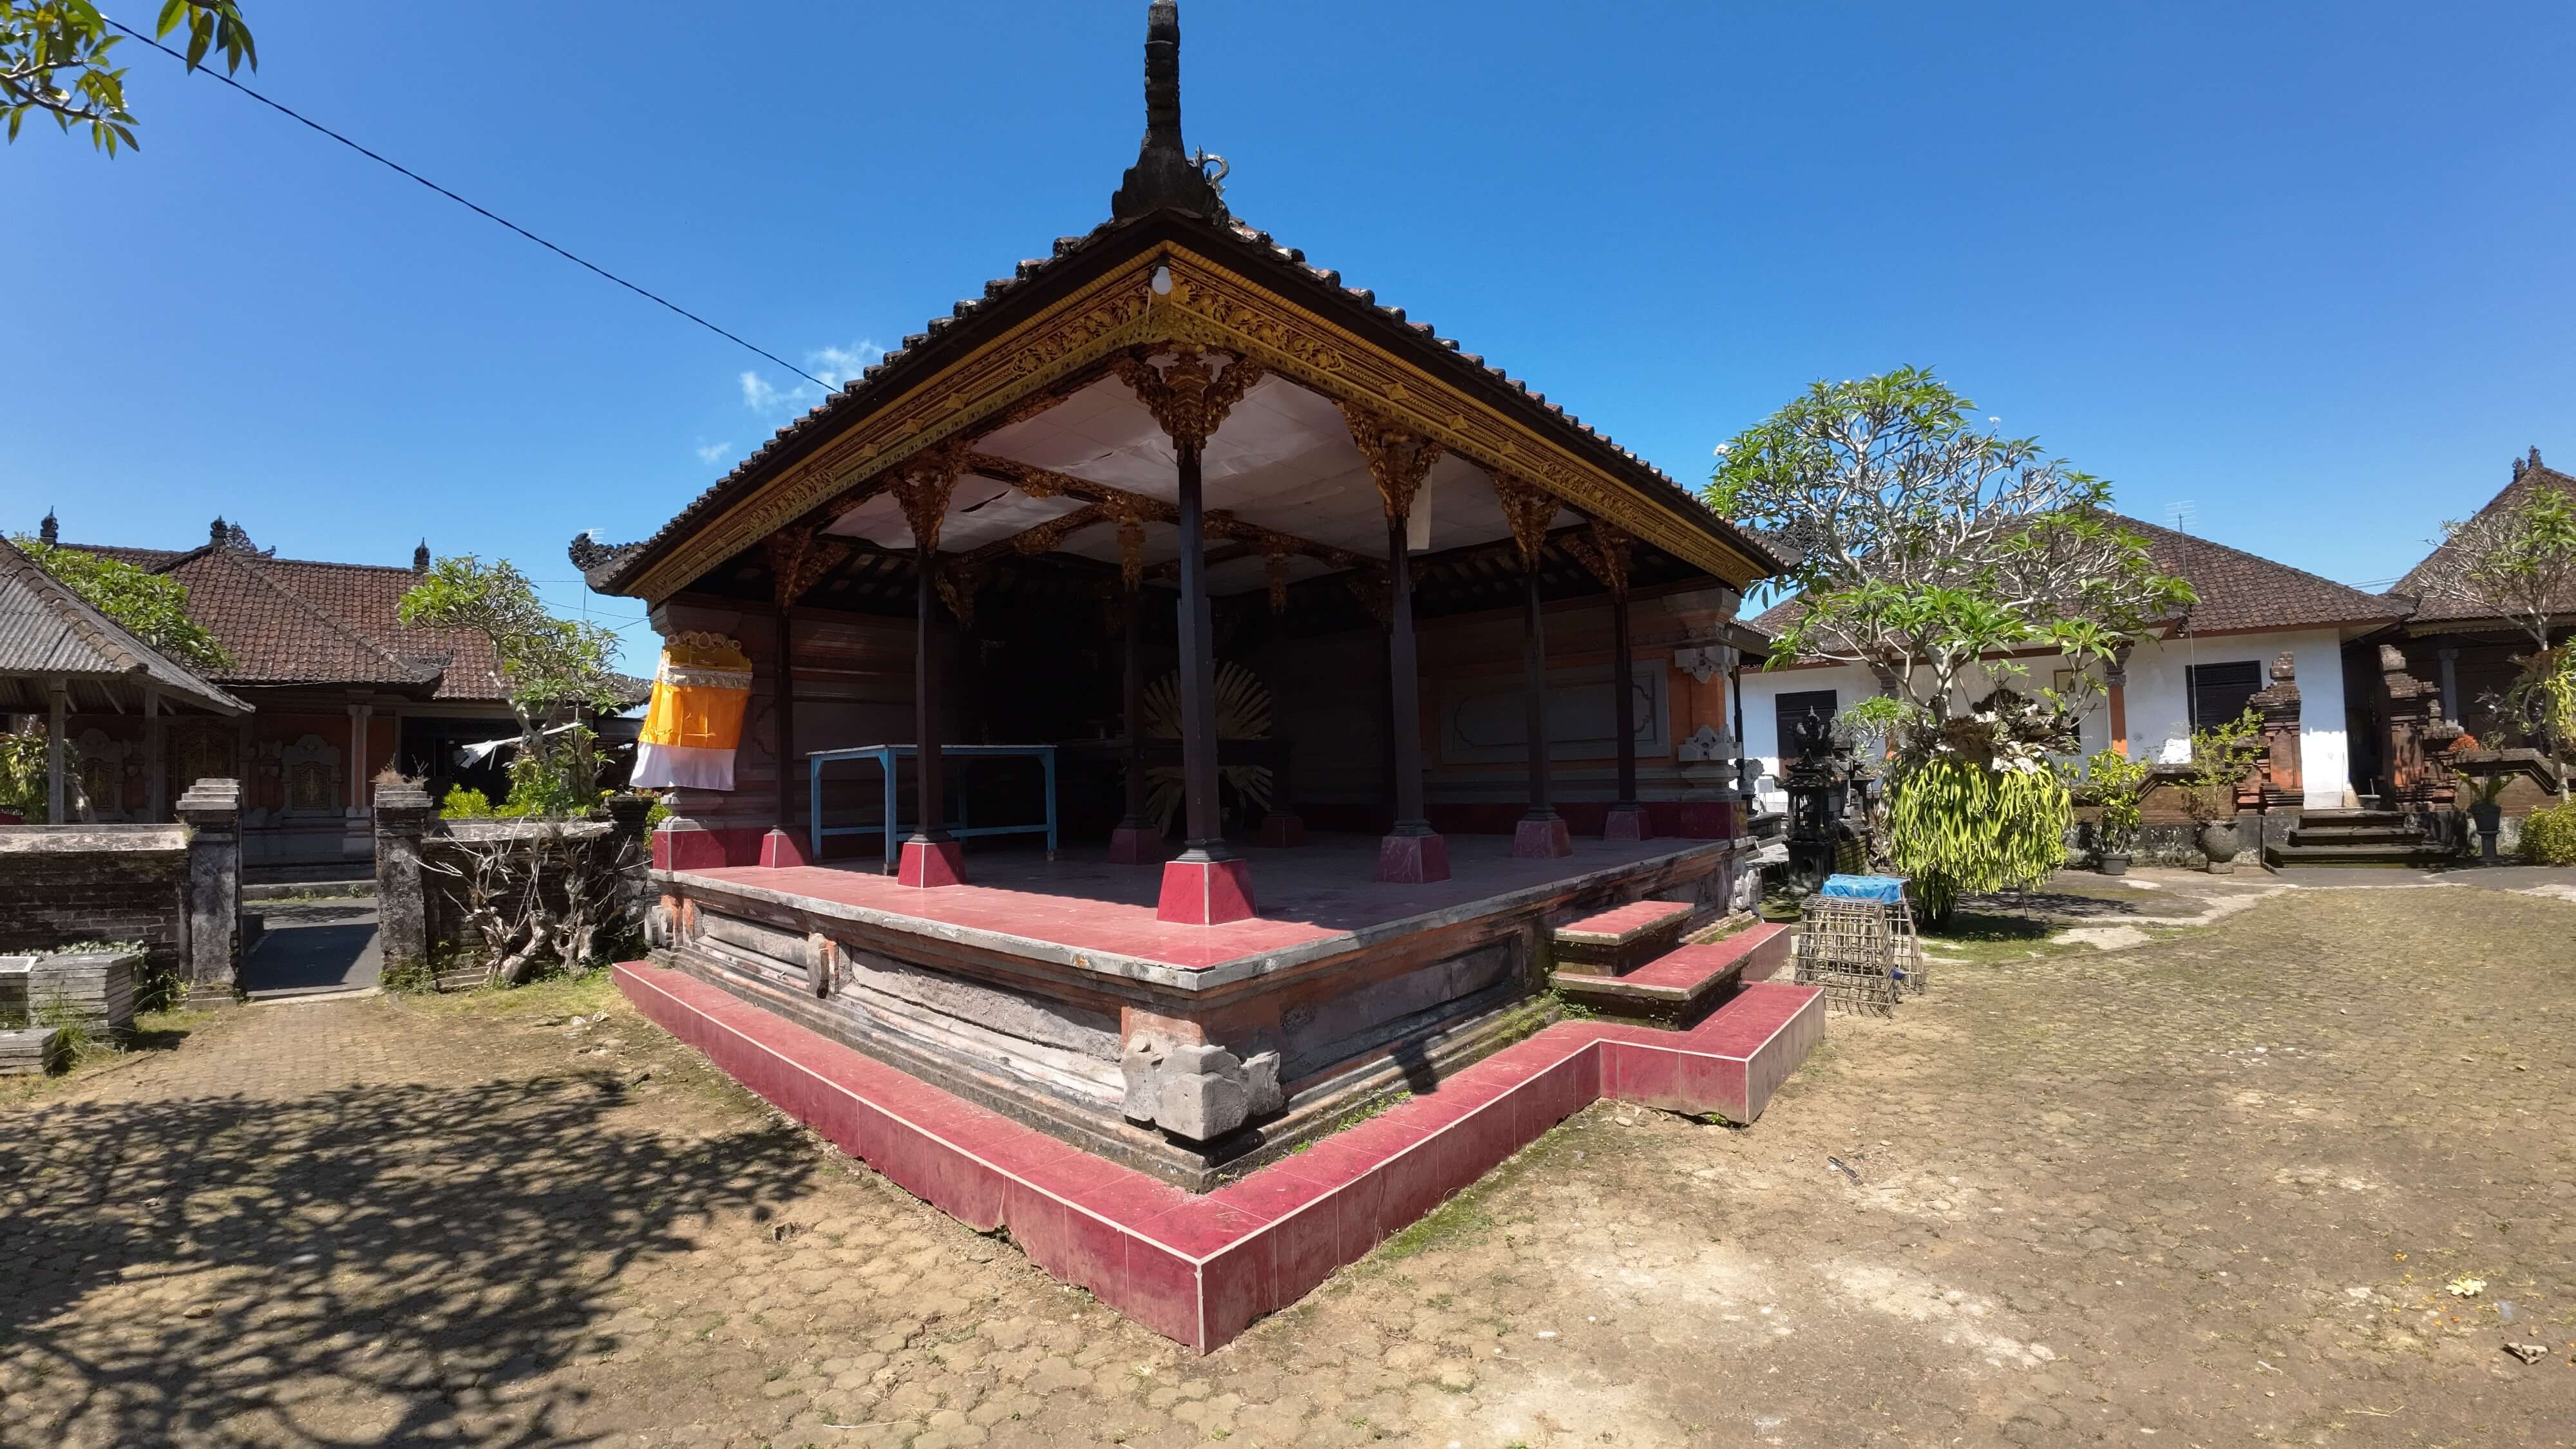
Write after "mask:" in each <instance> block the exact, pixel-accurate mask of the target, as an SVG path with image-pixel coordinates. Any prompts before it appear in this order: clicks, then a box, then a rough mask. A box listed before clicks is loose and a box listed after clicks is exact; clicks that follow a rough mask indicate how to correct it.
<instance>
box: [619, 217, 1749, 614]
mask: <svg viewBox="0 0 2576 1449" xmlns="http://www.w3.org/2000/svg"><path fill="white" fill-rule="evenodd" d="M1157 222H1163V223H1166V224H1170V225H1177V226H1181V227H1184V228H1186V230H1187V232H1188V234H1189V235H1190V236H1191V237H1192V238H1193V239H1194V240H1197V241H1202V242H1205V241H1219V242H1221V243H1222V244H1223V245H1224V246H1225V247H1226V248H1227V249H1229V250H1233V251H1235V252H1236V254H1237V256H1238V257H1240V258H1243V259H1245V260H1248V261H1253V262H1256V263H1257V264H1259V265H1260V266H1261V267H1262V268H1264V269H1267V270H1272V271H1274V272H1278V271H1286V272H1287V273H1289V274H1290V276H1291V277H1293V278H1294V279H1295V280H1297V281H1299V282H1301V283H1302V284H1303V287H1304V289H1308V290H1314V291H1321V292H1322V293H1324V294H1325V296H1324V300H1328V301H1333V302H1336V303H1338V304H1339V305H1340V307H1341V308H1343V309H1345V311H1346V315H1347V314H1349V313H1356V314H1358V317H1359V318H1360V319H1364V320H1365V321H1366V322H1367V323H1368V324H1370V325H1373V326H1375V327H1377V328H1379V329H1381V330H1384V329H1388V328H1393V329H1395V330H1398V331H1400V332H1403V333H1409V334H1411V335H1412V336H1413V337H1414V338H1416V339H1417V342H1416V344H1415V345H1416V346H1420V347H1425V348H1427V349H1430V350H1433V351H1435V352H1436V353H1438V354H1445V356H1446V363H1445V367H1446V370H1450V371H1452V372H1456V373H1465V374H1472V376H1473V381H1474V383H1475V384H1476V385H1477V386H1478V387H1480V388H1481V389H1483V390H1485V391H1487V392H1488V393H1490V394H1499V397H1498V398H1497V400H1498V401H1503V402H1507V403H1510V404H1513V405H1515V406H1517V407H1518V408H1521V409H1525V410H1527V411H1530V412H1536V413H1540V414H1543V415H1544V419H1545V422H1546V423H1547V425H1548V426H1549V427H1550V428H1551V429H1558V430H1562V432H1563V434H1564V435H1566V436H1568V438H1569V440H1570V441H1574V442H1576V443H1578V444H1579V445H1581V446H1582V447H1583V449H1584V451H1587V452H1591V453H1594V454H1595V455H1596V456H1600V457H1602V458H1603V460H1604V462H1605V463H1606V464H1610V465H1614V466H1616V467H1618V468H1619V470H1620V471H1622V472H1625V473H1627V474H1629V475H1630V476H1631V477H1632V478H1635V479H1637V480H1638V481H1639V482H1640V483H1641V484H1643V485H1644V486H1645V487H1646V488H1647V489H1648V490H1649V491H1651V492H1653V493H1655V494H1657V495H1659V496H1660V497H1661V499H1662V501H1663V502H1665V503H1666V504H1668V505H1670V506H1673V507H1675V508H1676V509H1677V510H1678V511H1680V512H1681V513H1683V515H1684V516H1686V517H1690V518H1693V519H1695V520H1696V521H1698V522H1700V523H1702V524H1703V525H1705V526H1706V527H1708V528H1709V529H1711V530H1712V531H1714V532H1716V533H1718V534H1720V535H1721V536H1723V537H1725V538H1728V539H1729V540H1731V541H1733V542H1734V543H1735V544H1737V545H1738V546H1739V548H1740V549H1741V551H1742V552H1743V553H1744V554H1746V555H1747V556H1748V557H1750V558H1752V559H1754V560H1755V561H1756V562H1758V563H1762V564H1764V565H1767V566H1771V567H1777V566H1778V565H1779V562H1780V560H1779V559H1778V558H1776V557H1774V556H1773V551H1772V550H1771V549H1770V548H1769V547H1767V546H1766V543H1765V542H1764V540H1762V539H1760V538H1758V537H1755V536H1752V535H1749V534H1747V533H1745V532H1744V531H1743V530H1741V529H1739V528H1737V527H1736V526H1735V525H1734V524H1733V523H1732V522H1730V521H1728V520H1727V519H1724V518H1721V517H1719V516H1718V515H1717V513H1716V512H1715V511H1713V510H1711V509H1710V508H1709V507H1708V506H1707V504H1706V503H1705V502H1704V501H1702V500H1701V499H1700V498H1699V496H1698V495H1697V494H1695V493H1693V492H1691V491H1690V490H1688V489H1686V488H1684V487H1682V486H1681V485H1680V484H1678V483H1675V482H1674V481H1673V480H1672V479H1671V478H1670V477H1668V476H1666V475H1665V474H1664V473H1663V471H1662V470H1660V469H1658V468H1656V467H1655V466H1654V465H1652V464H1650V463H1648V462H1646V461H1645V460H1644V459H1642V458H1640V457H1638V456H1637V455H1636V454H1635V453H1633V452H1630V451H1629V450H1628V449H1626V448H1622V447H1620V446H1619V445H1618V444H1616V443H1614V442H1612V441H1611V440H1610V438H1609V437H1608V436H1607V435H1605V434H1603V433H1601V432H1600V431H1599V430H1598V429H1595V428H1593V427H1590V426H1588V425H1587V424H1585V423H1584V421H1583V420H1582V419H1581V418H1579V417H1576V416H1575V415H1574V414H1572V413H1569V412H1567V411H1566V410H1565V405H1564V404H1562V403H1552V402H1549V401H1548V400H1547V395H1546V394H1544V393H1539V392H1533V391H1531V390H1530V387H1529V385H1528V384H1527V383H1525V382H1523V381H1521V380H1520V379H1518V378H1516V377H1512V376H1511V375H1509V374H1508V373H1506V372H1504V371H1503V370H1502V369H1501V368H1499V367H1494V366H1490V365H1488V364H1487V363H1486V361H1485V359H1484V358H1483V357H1481V356H1479V355H1477V354H1475V353H1472V352H1467V351H1465V350H1463V349H1462V348H1461V347H1460V346H1459V344H1458V343H1457V342H1456V341H1455V340H1454V339H1451V338H1447V337H1442V336H1440V335H1439V334H1438V332H1437V330H1436V329H1434V328H1433V327H1432V325H1431V324H1430V323H1428V322H1415V321H1411V320H1409V319H1408V318H1407V317H1406V316H1405V314H1404V309H1403V308H1401V307H1388V306H1381V305H1380V304H1379V303H1378V300H1377V294H1376V293H1374V292H1371V291H1369V290H1367V289H1366V288H1362V287H1345V286H1343V285H1342V275H1341V273H1339V272H1336V271H1331V270H1329V269H1326V268H1323V267H1317V266H1313V265H1310V264H1309V263H1308V262H1307V261H1306V254H1305V253H1304V252H1302V251H1299V250H1297V249H1296V248H1294V247H1289V246H1285V245H1282V244H1281V243H1280V242H1278V241H1277V240H1276V239H1274V238H1273V237H1272V236H1271V235H1270V234H1269V233H1268V232H1265V231H1260V230H1257V229H1255V228H1253V227H1251V226H1248V225H1246V224H1244V223H1242V222H1240V221H1235V220H1233V219H1231V218H1227V219H1224V220H1221V221H1209V220H1207V219H1205V218H1202V217H1199V216H1197V215H1195V214H1192V213H1188V212H1179V211H1169V210H1166V211H1160V212H1156V213H1153V214H1151V215H1149V216H1146V217H1142V218H1138V219H1137V220H1134V221H1110V222H1104V223H1102V224H1101V225H1100V226H1098V227H1096V228H1094V229H1093V230H1092V231H1091V232H1090V233H1089V234H1088V235H1084V236H1075V237H1059V238H1057V239H1056V243H1055V249H1054V252H1053V254H1052V255H1050V256H1047V257H1041V258H1037V259H1035V260H1031V261H1024V262H1021V263H1020V264H1019V266H1018V268H1017V269H1016V270H1015V271H1014V272H1013V274H1012V275H1011V276H1009V277H1007V278H1002V279H999V280H996V281H991V282H987V283H985V284H984V294H983V296H981V297H980V298H969V299H967V300H965V301H961V302H959V303H957V304H956V306H955V307H954V308H953V309H951V312H950V315H948V316H946V317H939V318H934V319H932V321H931V322H930V324H929V326H928V327H927V328H926V329H925V330H924V331H921V332H918V333H915V334H913V335H911V336H909V337H906V338H904V339H903V344H902V345H901V346H899V347H897V348H895V349H894V350H893V351H891V352H888V353H887V354H886V355H885V356H884V357H883V358H881V359H879V360H878V361H877V362H876V363H875V364H874V365H872V366H870V367H869V368H868V369H867V370H866V371H864V372H862V373H861V374H860V375H859V377H858V378H857V379H855V380H853V381H851V382H847V383H844V384H843V385H842V386H841V387H840V388H839V389H837V390H836V391H834V392H833V393H831V394H830V395H829V396H827V397H825V398H824V399H823V400H822V401H821V402H819V403H817V404H815V406H814V407H812V408H811V409H809V410H808V411H807V412H806V413H805V414H804V415H803V416H801V417H798V418H796V419H794V420H792V421H790V422H789V423H787V424H786V426H784V427H782V428H780V429H779V430H778V432H777V433H776V434H775V435H774V436H772V437H771V438H770V440H769V441H768V442H766V443H763V444H762V445H761V446H760V447H759V448H758V449H756V450H754V451H753V452H752V454H751V456H750V457H748V458H745V459H743V460H742V462H741V463H739V464H737V465H736V466H735V467H734V469H733V471H732V472H730V473H727V474H726V475H725V476H724V477H722V478H720V479H718V480H716V482H715V483H714V484H713V485H711V486H710V487H708V488H707V489H706V491H705V492H703V493H700V494H699V495H698V496H697V497H696V498H695V499H693V500H691V501H690V502H689V504H688V505H687V506H686V507H684V508H682V509H681V510H680V511H679V513H678V514H676V515H675V516H673V517H672V519H671V521H670V522H668V523H666V524H664V525H663V526H662V527H661V528H660V529H658V530H656V531H655V532H654V533H653V534H652V536H650V537H649V538H646V539H644V540H642V541H640V542H638V543H631V544H624V545H618V546H616V547H615V548H614V549H612V550H609V551H608V552H607V553H604V554H602V553H594V554H593V555H592V558H593V560H594V562H593V563H591V564H586V565H584V572H585V574H586V575H588V576H589V577H590V579H591V583H592V586H593V587H595V588H599V589H602V590H603V591H607V592H614V591H616V590H617V589H619V588H622V587H624V586H625V585H626V584H627V583H629V582H630V581H631V580H632V579H633V578H634V576H635V575H636V574H637V573H638V572H639V571H640V569H641V567H642V566H643V564H644V563H645V562H646V561H648V560H649V559H651V558H652V557H655V556H657V555H658V554H659V553H660V552H661V551H662V550H663V549H664V548H665V547H666V546H668V545H669V544H671V543H672V542H674V541H675V540H677V539H678V538H680V537H681V536H683V535H685V534H687V533H689V532H690V531H692V530H693V529H695V528H696V527H697V526H698V525H699V524H700V523H702V522H704V521H706V520H708V519H710V518H712V517H714V516H715V514H716V513H717V511H718V510H719V509H720V507H721V506H722V505H723V504H724V503H725V502H726V501H728V500H730V499H732V498H734V497H736V496H738V495H740V494H741V493H742V492H744V491H745V490H747V489H749V488H751V487H754V486H756V485H757V483H758V481H759V480H760V479H762V478H764V477H766V476H767V475H768V474H769V473H770V471H771V470H772V467H773V465H775V464H779V463H782V462H783V461H784V455H786V454H789V453H793V452H797V451H800V450H801V449H802V448H803V447H804V446H805V445H808V444H811V443H814V442H816V441H818V440H819V438H820V436H821V435H823V434H824V433H825V432H826V431H827V428H828V424H829V423H830V422H832V421H833V420H835V419H838V418H842V417H856V416H859V415H861V414H863V413H864V412H865V411H866V410H867V409H868V408H869V407H871V406H873V405H875V404H876V403H877V402H879V401H881V400H883V399H886V398H890V397H893V396H896V395H897V394H899V393H900V392H901V390H902V389H904V388H906V387H910V386H912V385H913V384H914V383H916V382H918V381H919V380H920V379H921V378H922V377H925V376H928V375H930V373H931V372H932V371H934V370H935V369H936V367H937V366H938V365H939V364H940V362H941V361H942V352H943V349H940V348H937V347H934V346H932V345H930V344H934V343H936V342H938V341H940V340H941V339H942V338H943V337H944V336H945V334H947V333H948V332H949V331H950V330H951V329H953V328H954V327H956V326H957V325H958V324H959V323H961V322H964V321H966V320H967V319H970V318H974V317H977V316H979V315H981V314H982V313H984V312H985V311H986V310H987V309H989V308H992V307H994V306H995V305H997V304H1001V303H1005V302H1009V301H1013V300H1016V299H1018V298H1019V296H1020V295H1021V294H1022V293H1024V292H1027V291H1029V290H1030V289H1031V287H1032V285H1033V284H1035V283H1036V282H1038V281H1039V280H1040V279H1042V278H1046V277H1049V276H1051V275H1052V274H1054V273H1056V272H1058V271H1060V270H1062V269H1064V268H1066V267H1067V266H1069V265H1071V264H1073V263H1074V262H1075V261H1076V260H1078V259H1082V258H1084V257H1086V255H1087V254H1092V253H1095V252H1097V251H1099V250H1100V249H1101V248H1102V247H1103V246H1104V245H1105V244H1107V243H1109V242H1111V241H1114V240H1117V239H1119V238H1121V237H1122V236H1124V235H1125V234H1127V233H1128V232H1130V231H1131V230H1134V229H1136V228H1139V227H1144V226H1147V225H1150V224H1154V223H1157ZM592 547H593V548H594V549H597V548H599V547H600V546H598V545H593V546H592ZM576 561H578V558H577V560H576Z"/></svg>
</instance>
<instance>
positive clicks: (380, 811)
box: [376, 781, 430, 976]
mask: <svg viewBox="0 0 2576 1449" xmlns="http://www.w3.org/2000/svg"><path fill="white" fill-rule="evenodd" d="M429 810H430V806H429V792H428V791H427V790H424V789H422V788H421V787H420V786H418V785H415V784H412V783H410V782H408V781H405V782H401V783H394V784H384V785H378V786H377V787H376V941H377V945H378V949H379V950H381V951H382V952H383V953H384V970H385V974H386V975H387V976H393V975H396V974H400V973H417V972H420V971H423V970H426V969H428V966H429V900H428V896H427V893H426V892H425V891H424V890H423V889H422V886H421V879H420V851H421V839H422V837H423V836H424V835H426V834H427V833H428V830H429Z"/></svg>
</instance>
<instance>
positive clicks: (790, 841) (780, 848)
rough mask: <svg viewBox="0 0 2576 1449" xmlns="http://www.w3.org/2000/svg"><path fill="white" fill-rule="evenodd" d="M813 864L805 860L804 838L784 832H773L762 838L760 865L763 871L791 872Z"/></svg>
mask: <svg viewBox="0 0 2576 1449" xmlns="http://www.w3.org/2000/svg"><path fill="white" fill-rule="evenodd" d="M811 864H813V862H812V861H809V860H807V859H806V858H805V841H804V838H803V837H802V836H797V835H791V834H789V833H788V832H786V831H784V830H773V831H771V832H769V833H768V834H767V835H764V836H762V837H760V865H761V868H762V869H763V870H791V869H793V868H795V867H797V866H800V865H811Z"/></svg>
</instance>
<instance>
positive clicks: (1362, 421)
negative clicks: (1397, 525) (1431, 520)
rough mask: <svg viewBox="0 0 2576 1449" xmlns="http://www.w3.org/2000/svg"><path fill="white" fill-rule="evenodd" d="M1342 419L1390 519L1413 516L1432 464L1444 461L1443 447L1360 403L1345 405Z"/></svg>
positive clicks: (1343, 405) (1347, 403)
mask: <svg viewBox="0 0 2576 1449" xmlns="http://www.w3.org/2000/svg"><path fill="white" fill-rule="evenodd" d="M1342 418H1343V420H1344V421H1346V422H1348V423H1349V424H1350V428H1351V441H1352V442H1353V443H1356V444H1358V445H1359V450H1360V456H1361V457H1363V458H1366V459H1367V460H1368V468H1369V477H1370V478H1372V479H1374V480H1375V481H1376V483H1377V496H1378V499H1379V501H1380V502H1382V503H1384V504H1385V505H1386V516H1387V517H1388V518H1389V519H1398V520H1400V519H1403V518H1407V517H1410V516H1411V515H1412V513H1413V495H1414V494H1416V493H1418V492H1420V491H1421V490H1422V480H1423V479H1425V478H1428V477H1430V476H1431V465H1432V464H1434V463H1437V462H1439V461H1440V452H1441V449H1440V445H1439V444H1438V443H1435V442H1433V441H1432V440H1431V439H1429V438H1426V437H1422V436H1420V435H1419V434H1416V433H1411V432H1407V431H1406V430H1405V429H1403V428H1401V427H1398V426H1397V425H1396V424H1395V423H1393V422H1392V421H1390V420H1388V419H1387V418H1385V417H1384V416H1382V415H1380V414H1378V413H1374V412H1371V411H1370V410H1369V409H1367V408H1364V407H1361V406H1360V405H1359V404H1357V403H1352V402H1345V403H1343V404H1342Z"/></svg>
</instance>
